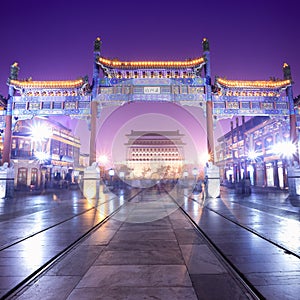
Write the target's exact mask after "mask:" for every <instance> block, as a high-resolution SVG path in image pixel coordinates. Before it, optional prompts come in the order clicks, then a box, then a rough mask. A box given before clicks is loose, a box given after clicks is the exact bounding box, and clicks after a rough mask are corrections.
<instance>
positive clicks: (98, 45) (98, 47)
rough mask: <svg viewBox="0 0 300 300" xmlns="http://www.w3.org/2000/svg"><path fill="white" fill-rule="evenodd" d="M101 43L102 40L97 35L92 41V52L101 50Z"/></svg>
mask: <svg viewBox="0 0 300 300" xmlns="http://www.w3.org/2000/svg"><path fill="white" fill-rule="evenodd" d="M101 45H102V41H101V39H100V37H97V38H96V40H95V42H94V52H100V51H101Z"/></svg>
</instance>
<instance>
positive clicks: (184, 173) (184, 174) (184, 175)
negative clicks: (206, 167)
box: [183, 171, 189, 185]
mask: <svg viewBox="0 0 300 300" xmlns="http://www.w3.org/2000/svg"><path fill="white" fill-rule="evenodd" d="M188 176H189V173H188V171H184V172H183V177H184V185H186V184H187V177H188Z"/></svg>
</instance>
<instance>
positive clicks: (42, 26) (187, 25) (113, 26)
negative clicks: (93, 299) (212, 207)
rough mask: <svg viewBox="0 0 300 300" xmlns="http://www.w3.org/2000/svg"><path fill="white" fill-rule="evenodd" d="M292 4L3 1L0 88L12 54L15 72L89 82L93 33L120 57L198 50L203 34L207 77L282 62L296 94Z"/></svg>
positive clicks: (298, 62)
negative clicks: (287, 67) (208, 55)
mask: <svg viewBox="0 0 300 300" xmlns="http://www.w3.org/2000/svg"><path fill="white" fill-rule="evenodd" d="M299 8H300V4H299V3H298V1H296V0H295V1H292V0H285V1H282V2H280V3H279V2H277V1H276V2H275V1H269V0H267V1H264V0H252V1H240V0H236V1H201V0H192V1H180V2H179V1H163V0H159V1H158V0H152V1H148V2H147V1H136V0H134V1H99V0H98V1H95V0H92V1H69V0H67V1H64V0H60V1H58V0H51V1H40V0H39V1H35V0H27V1H21V0H18V1H2V2H1V19H0V20H1V26H0V38H1V48H0V94H2V95H3V96H7V93H8V89H7V86H6V80H7V78H8V76H9V68H10V65H11V64H12V63H13V62H15V61H16V62H18V63H19V66H20V74H19V78H21V79H25V78H28V77H32V79H33V80H60V79H61V80H65V79H76V78H78V77H82V76H85V75H88V77H89V81H90V82H91V81H92V70H93V43H94V40H95V39H96V38H97V37H98V36H100V37H101V39H102V55H103V56H105V57H108V58H118V59H120V60H185V59H188V58H195V57H199V56H202V39H203V38H208V40H209V42H210V50H211V69H212V77H213V80H214V77H215V76H216V75H218V76H221V77H226V78H227V79H241V80H268V79H269V78H270V77H275V78H283V72H282V66H283V63H284V62H287V63H288V64H290V66H291V71H292V76H293V80H294V97H296V96H298V95H299V94H300V59H299V54H300V31H299V28H300V25H299V13H300V9H299ZM124 112H126V110H124ZM120 115H122V113H120ZM200 125H201V124H200ZM203 140H205V139H203Z"/></svg>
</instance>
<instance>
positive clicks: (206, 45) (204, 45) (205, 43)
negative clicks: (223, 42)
mask: <svg viewBox="0 0 300 300" xmlns="http://www.w3.org/2000/svg"><path fill="white" fill-rule="evenodd" d="M202 48H203V52H207V51H209V42H208V39H207V38H204V39H203V40H202Z"/></svg>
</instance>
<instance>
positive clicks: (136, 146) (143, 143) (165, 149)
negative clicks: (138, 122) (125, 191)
mask: <svg viewBox="0 0 300 300" xmlns="http://www.w3.org/2000/svg"><path fill="white" fill-rule="evenodd" d="M126 136H127V138H128V142H127V143H126V144H125V146H126V148H127V157H126V166H127V167H128V168H129V170H131V172H132V175H133V177H134V178H151V179H162V178H179V177H181V176H182V169H183V166H184V163H185V161H184V149H183V147H184V145H185V144H184V143H183V141H182V137H183V136H184V135H183V134H180V133H179V130H176V131H156V132H151V131H134V130H132V131H131V133H130V134H127V135H126Z"/></svg>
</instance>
